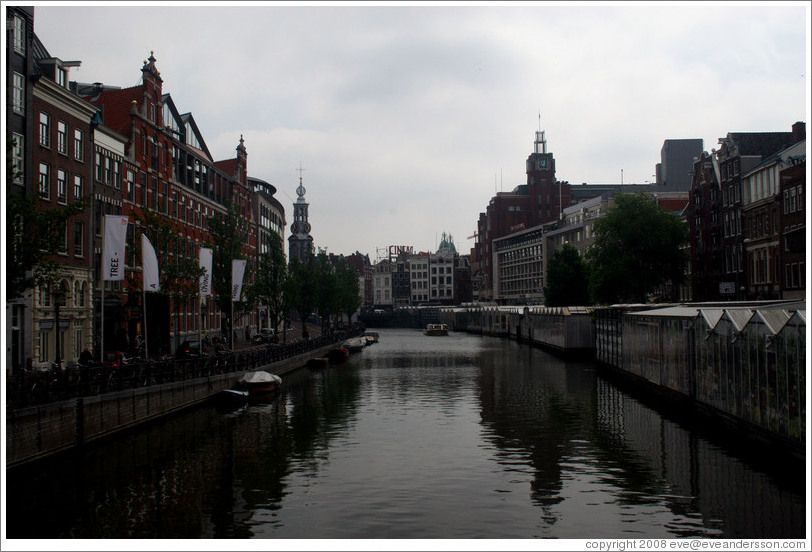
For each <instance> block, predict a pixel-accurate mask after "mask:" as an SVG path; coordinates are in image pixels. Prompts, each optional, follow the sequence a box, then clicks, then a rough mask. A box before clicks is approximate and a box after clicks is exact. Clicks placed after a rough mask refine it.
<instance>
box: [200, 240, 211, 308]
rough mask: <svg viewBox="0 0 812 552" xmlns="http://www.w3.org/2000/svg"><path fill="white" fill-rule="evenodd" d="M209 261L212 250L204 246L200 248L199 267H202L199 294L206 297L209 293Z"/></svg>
mask: <svg viewBox="0 0 812 552" xmlns="http://www.w3.org/2000/svg"><path fill="white" fill-rule="evenodd" d="M211 261H212V250H211V249H208V248H206V247H201V248H200V268H202V269H203V274H201V275H200V296H201V297H208V296H209V295H211Z"/></svg>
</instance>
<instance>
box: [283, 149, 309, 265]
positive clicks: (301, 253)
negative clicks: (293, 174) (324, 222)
mask: <svg viewBox="0 0 812 552" xmlns="http://www.w3.org/2000/svg"><path fill="white" fill-rule="evenodd" d="M296 170H297V171H299V187H298V188H296V195H298V196H299V197H298V198H297V199H296V202H295V203H294V204H293V224H291V225H290V237H289V238H288V251H289V254H288V262H291V261H293V259H294V258H296V259H299V260H300V261H305V260H306V259H307V258H308V257H310V256H312V255H313V251H314V249H313V236H311V235H310V223H309V222H308V221H307V207H308V203H307V202H306V201H305V198H304V196H305V191H306V190H305V187H304V185H303V184H302V171H303V170H304V169H303V168H302V167H301V165H300V166H299V168H298V169H296Z"/></svg>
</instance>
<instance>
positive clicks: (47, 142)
mask: <svg viewBox="0 0 812 552" xmlns="http://www.w3.org/2000/svg"><path fill="white" fill-rule="evenodd" d="M39 145H41V146H42V147H44V148H49V147H51V116H50V115H48V114H47V113H40V114H39Z"/></svg>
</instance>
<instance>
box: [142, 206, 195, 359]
mask: <svg viewBox="0 0 812 552" xmlns="http://www.w3.org/2000/svg"><path fill="white" fill-rule="evenodd" d="M132 214H133V218H134V219H135V222H136V226H137V228H138V230H139V232H136V233H134V234H133V238H134V239H135V243H133V244H130V247H131V248H132V249H131V251H139V252H140V248H141V240H140V233H141V232H143V233H144V234H146V236H147V238H148V239H149V241H150V243H151V244H152V246H153V247H154V248H155V253H156V255H157V256H158V266H160V267H161V270H160V280H161V282H160V283H161V291H160V294H161V295H167V296H169V297H171V298H173V299H174V301H173V303H174V307H175V316H176V323H175V341H176V344H177V342H179V341H180V337H179V331H180V316H181V307H182V306H183V305H182V302H183V301H184V300H188V299H189V298H196V297H198V296H199V293H200V286H199V281H200V276H201V274H202V273H203V269H202V268H201V267H200V263H199V261H198V259H197V258H195V257H194V255H189V254H183V250H184V249H185V247H183V245H184V244H183V241H184V238H183V236H182V234H181V232H180V230H179V228H178V226H177V223H175V222H174V221H173V220H172V219H171V218H169V217H168V216H166V215H164V214H162V213H160V212H156V211H153V210H151V209H141V208H136V209H134V210H133V213H132ZM136 234H139V235H136ZM142 286H143V278H140V277H136V278H134V281H131V282H129V283H128V288H129V289H134V290H138V289H141V288H142ZM160 345H164V344H160Z"/></svg>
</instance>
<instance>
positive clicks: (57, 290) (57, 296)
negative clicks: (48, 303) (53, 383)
mask: <svg viewBox="0 0 812 552" xmlns="http://www.w3.org/2000/svg"><path fill="white" fill-rule="evenodd" d="M51 294H52V295H53V297H54V314H55V318H56V321H55V324H54V328H55V329H56V338H55V340H54V344H55V345H56V362H55V364H56V366H57V368H58V369H59V371H60V372H61V371H62V347H61V345H62V343H61V339H60V332H61V328H60V326H59V307H61V306H62V304H63V301H64V300H65V290H64V289H63V288H62V282H60V283H59V284H57V285H56V286H55V287H54V288H53V289H52V291H51Z"/></svg>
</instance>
